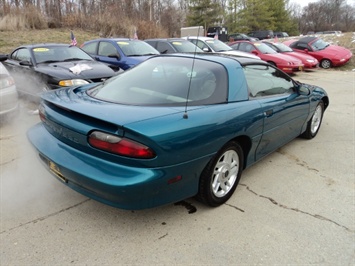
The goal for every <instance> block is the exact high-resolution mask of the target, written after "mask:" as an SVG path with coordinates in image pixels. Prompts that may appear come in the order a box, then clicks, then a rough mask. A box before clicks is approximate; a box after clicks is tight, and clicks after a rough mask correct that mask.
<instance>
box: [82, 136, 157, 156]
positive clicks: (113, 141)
mask: <svg viewBox="0 0 355 266" xmlns="http://www.w3.org/2000/svg"><path fill="white" fill-rule="evenodd" d="M88 142H89V143H90V145H91V146H93V147H95V148H97V149H100V150H104V151H107V152H110V153H114V154H118V155H122V156H126V157H132V158H140V159H151V158H154V157H155V153H154V151H153V150H152V149H150V148H149V147H147V146H145V145H143V144H141V143H138V142H135V141H133V140H130V139H127V138H121V137H118V136H116V135H112V134H108V133H105V132H101V131H93V132H92V133H91V134H90V135H89V138H88Z"/></svg>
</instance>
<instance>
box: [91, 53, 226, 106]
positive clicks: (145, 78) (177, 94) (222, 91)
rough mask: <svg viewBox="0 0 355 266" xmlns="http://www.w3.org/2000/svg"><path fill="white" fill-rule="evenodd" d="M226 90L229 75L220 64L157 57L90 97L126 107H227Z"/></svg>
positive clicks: (97, 90)
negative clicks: (222, 105)
mask: <svg viewBox="0 0 355 266" xmlns="http://www.w3.org/2000/svg"><path fill="white" fill-rule="evenodd" d="M137 77H139V78H137ZM227 88H228V76H227V71H226V69H225V68H224V67H223V66H222V65H220V64H218V63H215V62H210V61H206V60H200V59H195V60H193V58H183V57H181V58H172V57H155V58H152V59H150V60H147V61H144V62H142V63H141V64H139V65H137V66H136V67H134V68H132V69H131V70H129V71H127V72H124V73H122V74H120V75H118V76H117V77H115V78H112V79H110V80H108V81H106V82H105V83H104V84H102V85H98V86H97V87H95V88H93V89H92V90H90V91H89V92H88V93H89V95H90V96H92V97H95V98H99V99H101V100H105V101H109V102H115V103H121V104H127V105H151V106H164V105H165V106H166V105H167V106H184V105H186V104H187V105H206V104H218V103H224V102H226V101H227V95H228V89H227Z"/></svg>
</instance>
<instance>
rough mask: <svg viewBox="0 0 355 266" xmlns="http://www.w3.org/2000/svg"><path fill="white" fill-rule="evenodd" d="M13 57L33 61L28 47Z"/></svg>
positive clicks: (18, 59)
mask: <svg viewBox="0 0 355 266" xmlns="http://www.w3.org/2000/svg"><path fill="white" fill-rule="evenodd" d="M11 58H12V59H14V60H17V61H29V62H31V55H30V51H28V50H27V49H26V48H21V49H19V50H17V51H16V52H14V53H13V54H12V55H11Z"/></svg>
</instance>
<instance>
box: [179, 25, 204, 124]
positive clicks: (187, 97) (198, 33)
mask: <svg viewBox="0 0 355 266" xmlns="http://www.w3.org/2000/svg"><path fill="white" fill-rule="evenodd" d="M199 36H200V27H199V28H198V31H197V39H198V37H199ZM189 37H190V36H188V37H187V38H188V39H189ZM196 51H197V44H195V51H194V57H193V60H192V66H191V73H190V80H189V88H188V90H187V96H186V103H185V112H184V115H183V118H184V119H188V118H189V116H188V114H187V103H188V101H189V96H190V88H191V80H192V77H193V71H194V67H195V58H196Z"/></svg>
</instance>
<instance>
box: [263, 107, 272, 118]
mask: <svg viewBox="0 0 355 266" xmlns="http://www.w3.org/2000/svg"><path fill="white" fill-rule="evenodd" d="M273 113H274V111H273V110H272V109H270V110H266V111H265V112H264V114H265V116H266V117H269V116H272V115H273Z"/></svg>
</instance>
